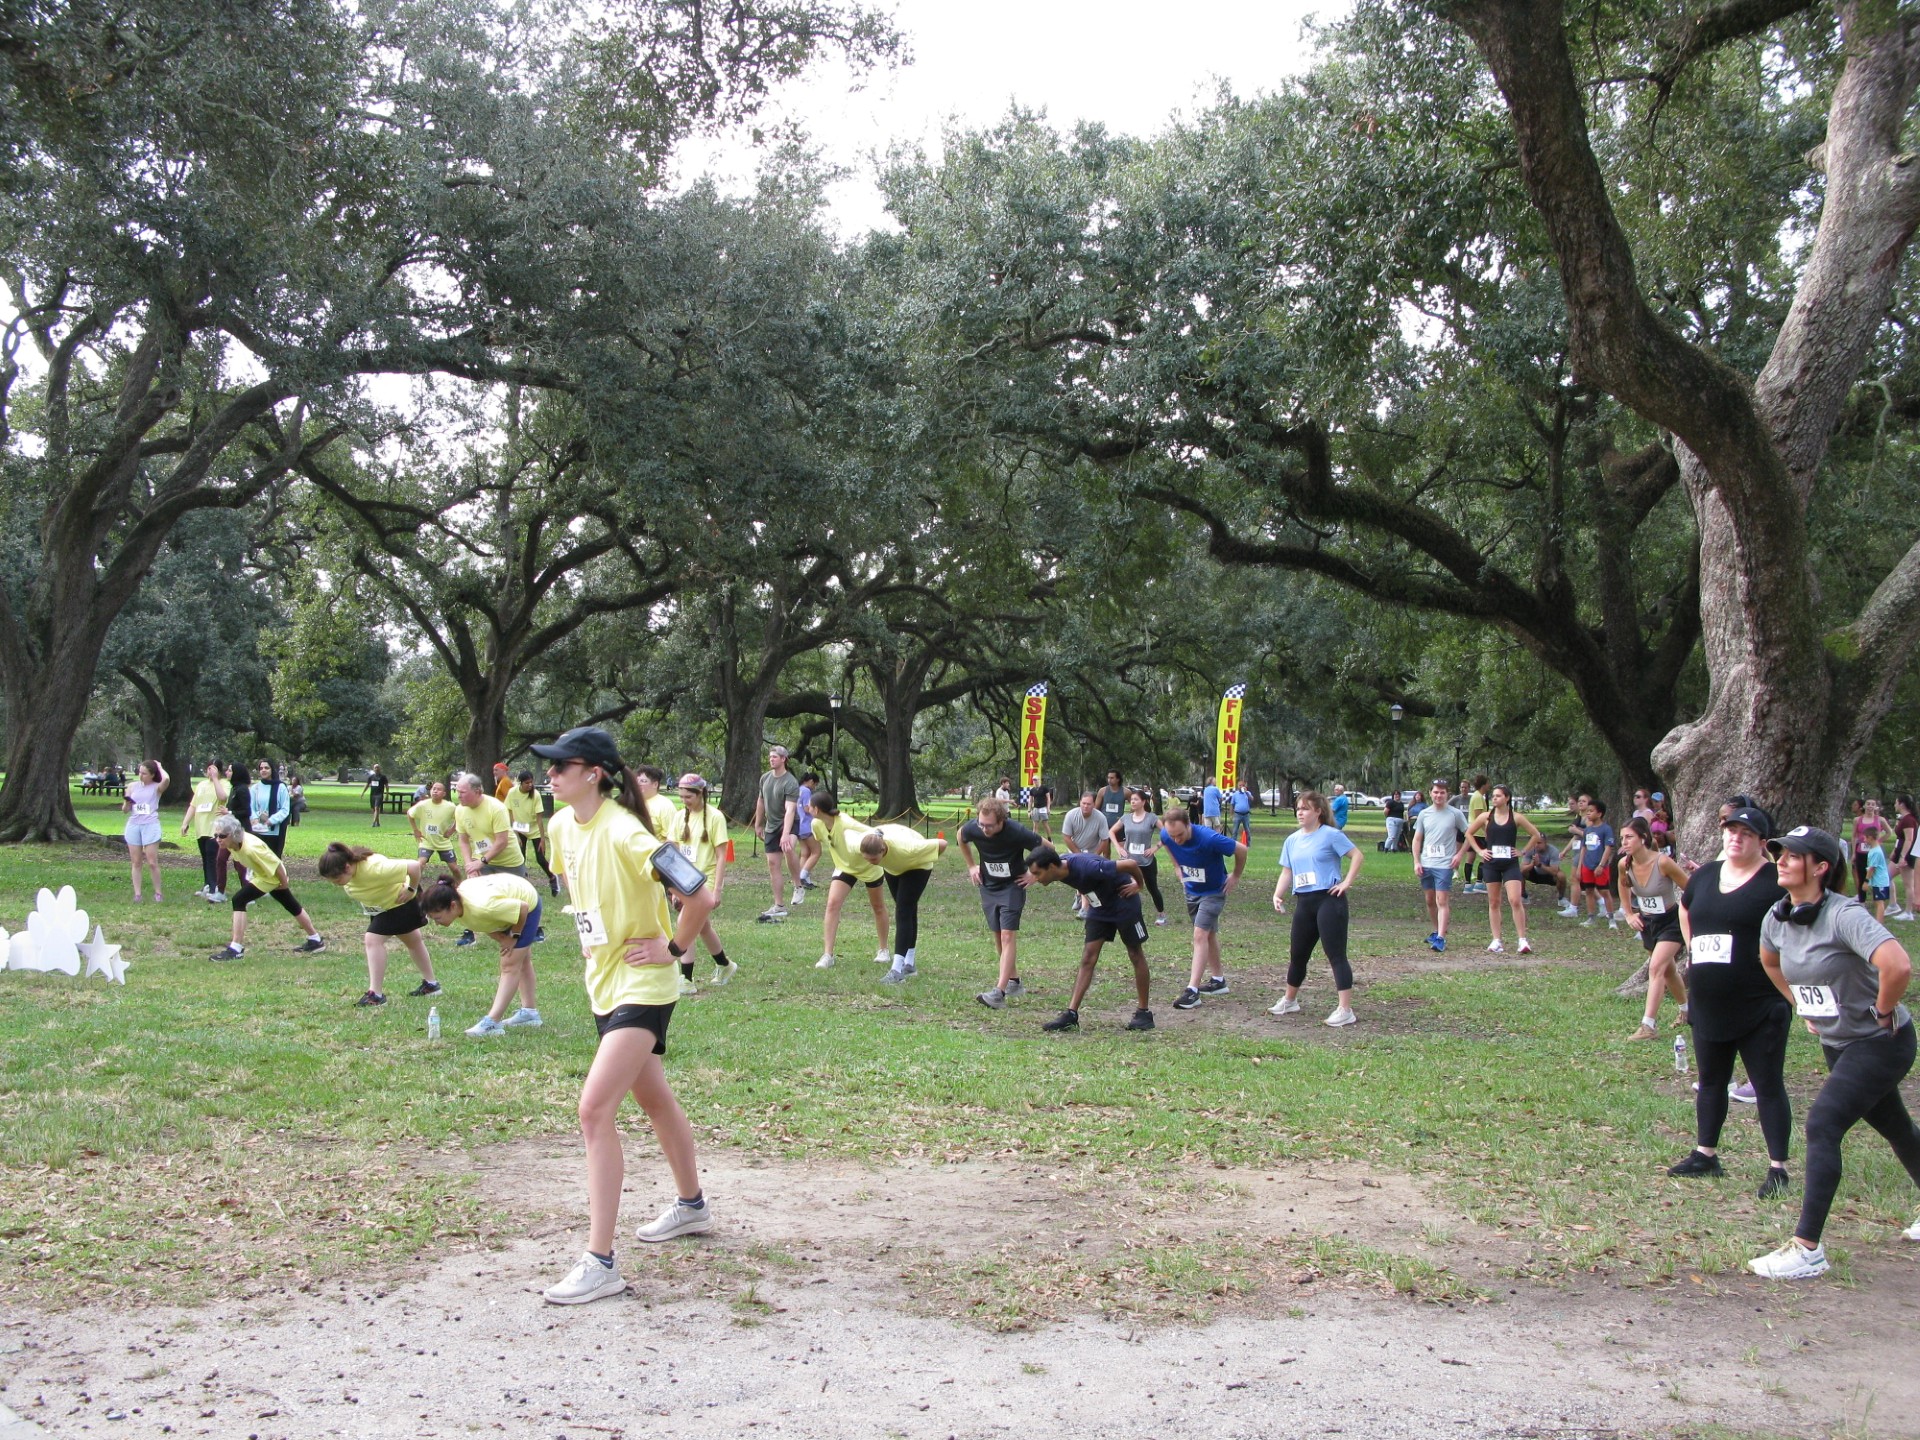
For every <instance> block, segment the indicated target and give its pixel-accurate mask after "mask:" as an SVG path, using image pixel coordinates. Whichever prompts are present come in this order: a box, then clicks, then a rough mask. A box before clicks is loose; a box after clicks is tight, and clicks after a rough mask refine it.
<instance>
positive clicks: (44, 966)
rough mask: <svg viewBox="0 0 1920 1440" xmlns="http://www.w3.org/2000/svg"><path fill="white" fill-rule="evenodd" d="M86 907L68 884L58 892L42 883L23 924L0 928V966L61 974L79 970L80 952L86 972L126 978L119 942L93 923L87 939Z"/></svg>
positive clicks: (114, 979) (119, 980)
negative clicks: (109, 939)
mask: <svg viewBox="0 0 1920 1440" xmlns="http://www.w3.org/2000/svg"><path fill="white" fill-rule="evenodd" d="M87 921H88V916H87V912H86V911H84V910H82V909H81V908H80V905H79V901H78V898H77V897H76V896H75V895H74V893H73V887H72V886H71V885H62V886H61V887H60V890H59V893H58V894H56V893H55V892H53V891H52V890H46V889H43V890H41V891H40V893H39V895H38V896H36V897H35V905H34V910H33V913H32V914H31V915H29V916H28V917H27V928H26V929H24V930H16V931H14V932H13V933H12V934H11V935H9V934H8V933H7V932H6V931H5V930H0V969H4V970H39V971H43V972H44V971H52V970H58V971H59V972H61V973H62V974H64V975H75V976H77V975H79V974H80V961H81V957H82V956H84V957H85V958H86V964H87V971H86V973H87V974H88V975H90V976H91V975H104V976H106V977H107V979H108V981H110V982H113V983H117V984H120V985H124V984H126V983H127V978H126V975H127V962H126V961H125V960H122V959H121V958H120V947H119V946H118V945H109V944H108V943H107V937H106V933H105V931H104V930H103V929H102V928H101V927H100V926H98V925H95V926H94V927H93V939H92V940H90V941H89V940H88V939H87Z"/></svg>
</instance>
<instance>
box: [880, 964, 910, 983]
mask: <svg viewBox="0 0 1920 1440" xmlns="http://www.w3.org/2000/svg"><path fill="white" fill-rule="evenodd" d="M912 974H913V971H911V970H909V969H908V968H907V967H906V965H905V964H904V963H902V964H896V965H895V966H894V967H893V968H892V969H891V970H889V971H887V973H886V974H884V975H882V976H881V977H880V983H881V984H882V985H903V984H905V983H906V981H907V977H908V976H910V975H912Z"/></svg>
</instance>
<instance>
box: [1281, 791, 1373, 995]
mask: <svg viewBox="0 0 1920 1440" xmlns="http://www.w3.org/2000/svg"><path fill="white" fill-rule="evenodd" d="M1293 813H1294V816H1295V817H1296V818H1297V819H1298V820H1299V821H1300V828H1299V829H1298V830H1296V831H1294V832H1293V834H1291V835H1289V836H1288V837H1287V843H1286V844H1285V845H1283V846H1281V847H1280V878H1279V880H1277V881H1276V882H1275V883H1274V887H1273V908H1274V909H1275V910H1277V911H1280V912H1281V913H1282V914H1284V913H1286V910H1285V907H1286V899H1287V891H1288V890H1289V889H1291V890H1292V891H1293V894H1294V899H1295V904H1294V907H1293V950H1292V954H1291V955H1290V956H1289V957H1288V960H1287V993H1286V994H1285V995H1283V996H1281V997H1280V999H1279V1001H1278V1002H1276V1003H1275V1004H1274V1006H1273V1008H1272V1009H1271V1010H1270V1011H1269V1012H1268V1013H1269V1014H1273V1015H1295V1014H1298V1013H1299V1011H1300V986H1301V984H1302V983H1303V982H1304V981H1305V980H1306V978H1307V961H1308V960H1309V959H1310V958H1311V957H1312V955H1313V947H1314V944H1315V942H1318V943H1319V944H1321V945H1323V946H1325V947H1326V952H1327V963H1328V964H1329V965H1331V966H1332V967H1333V984H1334V988H1335V989H1336V990H1337V991H1339V994H1340V1003H1339V1004H1338V1005H1337V1006H1336V1007H1335V1009H1334V1012H1333V1013H1332V1014H1331V1015H1329V1016H1327V1024H1329V1025H1335V1026H1338V1025H1351V1024H1353V1021H1354V1015H1353V967H1352V966H1351V965H1349V964H1347V891H1348V890H1350V889H1352V888H1353V882H1354V881H1355V880H1357V879H1358V878H1359V877H1360V864H1361V861H1362V859H1363V858H1364V857H1363V855H1362V854H1361V851H1360V847H1359V846H1357V845H1355V844H1354V843H1353V841H1351V840H1349V839H1348V838H1347V837H1346V835H1345V834H1344V833H1343V832H1342V831H1340V830H1338V829H1336V828H1335V826H1334V824H1333V810H1332V807H1331V806H1329V805H1328V804H1327V801H1326V797H1325V796H1323V795H1321V794H1320V793H1319V792H1318V791H1315V790H1307V791H1304V792H1302V794H1301V796H1300V798H1299V799H1298V800H1296V801H1294V804H1293ZM1342 860H1345V861H1346V867H1347V869H1346V874H1345V875H1344V876H1343V875H1342V874H1341V873H1340V863H1341V861H1342Z"/></svg>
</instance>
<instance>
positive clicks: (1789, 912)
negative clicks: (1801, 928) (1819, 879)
mask: <svg viewBox="0 0 1920 1440" xmlns="http://www.w3.org/2000/svg"><path fill="white" fill-rule="evenodd" d="M1833 893H1834V892H1833V891H1831V890H1828V889H1826V888H1824V887H1822V889H1821V891H1820V898H1819V899H1818V900H1809V901H1807V902H1806V903H1805V904H1804V905H1796V904H1794V903H1793V897H1792V896H1791V895H1782V896H1781V897H1780V903H1779V904H1777V905H1775V906H1774V907H1773V918H1774V919H1776V920H1779V921H1782V922H1784V923H1786V924H1788V925H1811V924H1813V922H1814V921H1816V920H1818V919H1819V918H1820V912H1821V911H1822V910H1824V909H1826V908H1827V900H1828V899H1829V898H1830V897H1831V896H1832V895H1833Z"/></svg>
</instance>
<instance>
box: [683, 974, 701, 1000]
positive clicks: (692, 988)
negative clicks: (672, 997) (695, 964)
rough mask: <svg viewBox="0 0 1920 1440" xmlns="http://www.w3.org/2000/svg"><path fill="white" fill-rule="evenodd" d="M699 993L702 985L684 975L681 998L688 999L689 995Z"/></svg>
mask: <svg viewBox="0 0 1920 1440" xmlns="http://www.w3.org/2000/svg"><path fill="white" fill-rule="evenodd" d="M699 993H700V987H699V986H698V985H696V984H694V983H693V981H691V980H689V979H687V977H686V976H684V975H682V976H681V977H680V998H681V999H682V1000H684V999H686V998H687V997H688V996H689V995H698V994H699Z"/></svg>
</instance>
